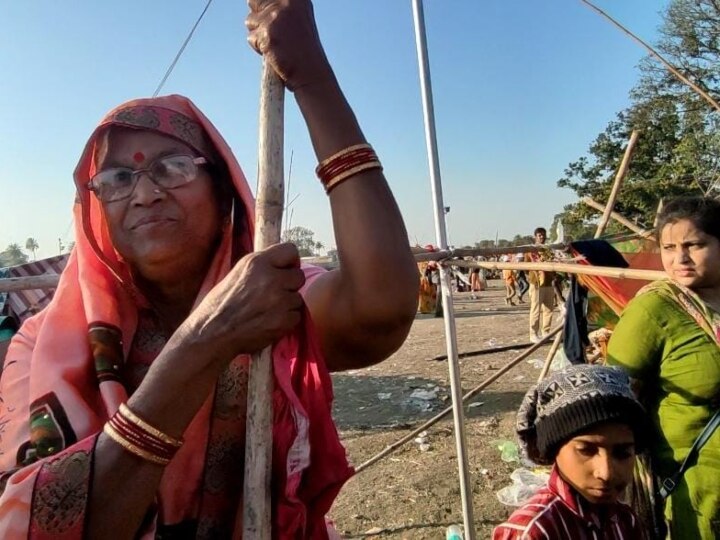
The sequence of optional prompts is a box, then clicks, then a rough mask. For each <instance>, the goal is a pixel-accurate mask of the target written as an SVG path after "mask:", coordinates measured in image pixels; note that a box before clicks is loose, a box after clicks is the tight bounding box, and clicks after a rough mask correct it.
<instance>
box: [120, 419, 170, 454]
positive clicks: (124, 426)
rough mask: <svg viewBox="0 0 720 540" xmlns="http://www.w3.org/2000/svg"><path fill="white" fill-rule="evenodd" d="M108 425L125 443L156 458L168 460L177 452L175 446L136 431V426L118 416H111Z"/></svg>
mask: <svg viewBox="0 0 720 540" xmlns="http://www.w3.org/2000/svg"><path fill="white" fill-rule="evenodd" d="M108 424H109V425H110V427H112V428H113V429H114V430H115V431H116V432H117V433H118V434H119V435H120V436H121V437H123V438H124V439H125V440H126V441H128V442H130V443H132V444H134V445H135V446H137V447H139V448H142V449H143V450H145V451H146V452H150V453H152V454H154V455H156V456H157V457H160V458H163V459H168V460H169V459H172V457H173V456H174V455H175V453H176V452H177V447H176V446H173V445H170V444H168V443H166V442H163V441H161V440H160V439H157V438H155V437H153V436H152V435H150V434H148V433H146V432H144V431H142V430H140V429H138V428H137V426H135V425H134V424H132V423H130V422H128V421H127V419H126V418H124V417H123V416H122V415H120V414H115V415H113V417H112V418H110V420H109V421H108Z"/></svg>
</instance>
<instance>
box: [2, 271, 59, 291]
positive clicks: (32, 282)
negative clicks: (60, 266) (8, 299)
mask: <svg viewBox="0 0 720 540" xmlns="http://www.w3.org/2000/svg"><path fill="white" fill-rule="evenodd" d="M59 281H60V274H42V275H40V276H23V277H14V278H3V279H0V293H8V292H15V291H24V290H29V289H54V288H55V287H57V285H58V282H59Z"/></svg>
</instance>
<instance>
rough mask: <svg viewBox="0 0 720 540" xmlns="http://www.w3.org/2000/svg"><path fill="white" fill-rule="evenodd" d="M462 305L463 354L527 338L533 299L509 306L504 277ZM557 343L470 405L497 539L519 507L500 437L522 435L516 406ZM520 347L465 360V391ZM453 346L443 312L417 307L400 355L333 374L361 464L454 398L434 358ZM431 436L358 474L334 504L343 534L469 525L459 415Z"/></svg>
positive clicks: (473, 467) (481, 532) (477, 494)
mask: <svg viewBox="0 0 720 540" xmlns="http://www.w3.org/2000/svg"><path fill="white" fill-rule="evenodd" d="M455 310H456V317H455V321H456V325H457V335H458V350H459V351H460V352H464V351H470V350H478V349H483V348H489V347H498V346H503V345H517V344H524V343H527V335H528V330H527V318H528V306H527V304H525V305H522V306H517V307H511V306H506V305H505V303H504V288H503V287H502V283H501V282H500V281H490V282H489V288H488V290H487V291H484V292H482V293H480V298H479V299H477V300H472V299H471V298H470V295H469V293H459V294H456V295H455ZM556 316H557V312H556ZM548 350H549V347H547V346H545V347H543V348H542V349H540V350H538V351H537V352H535V353H534V354H533V355H531V356H530V357H529V359H528V361H523V362H521V364H520V365H518V366H517V367H515V368H513V369H512V370H511V371H509V372H508V373H507V374H505V375H504V376H503V377H501V378H500V379H499V380H498V381H497V382H495V383H494V384H493V385H491V386H490V387H489V388H488V390H487V391H485V392H482V393H481V394H479V395H478V396H476V397H475V398H473V400H472V401H471V402H470V404H466V406H465V407H464V411H465V425H466V437H467V443H468V455H469V462H470V473H471V485H472V491H473V508H474V518H475V529H476V531H477V537H478V538H489V537H490V535H491V532H492V529H493V527H494V526H495V525H496V524H497V523H500V522H502V521H503V520H504V519H505V518H506V517H507V515H508V514H509V511H510V510H512V509H511V508H509V507H506V506H503V505H502V504H501V503H500V502H499V501H498V500H497V498H496V496H495V492H496V491H497V490H499V489H500V488H502V487H505V486H506V485H508V484H510V479H509V476H510V473H511V472H512V471H513V470H514V469H515V468H517V467H518V464H517V463H505V462H503V461H502V460H501V459H500V451H499V450H498V449H497V445H493V444H492V443H493V441H496V440H501V439H508V440H512V441H515V437H514V431H513V426H514V421H515V411H516V410H517V408H518V406H519V404H520V400H521V399H522V396H523V395H524V394H525V392H526V390H527V389H528V388H529V387H530V385H531V384H532V383H533V382H534V381H536V380H537V377H538V374H539V371H540V370H539V368H537V367H535V366H534V365H532V364H531V363H530V361H532V360H539V361H541V362H542V361H543V360H544V359H545V356H546V355H547V353H548ZM520 352H521V350H514V351H508V352H501V353H495V354H491V355H485V356H476V357H470V358H466V359H463V360H461V361H460V365H461V373H462V386H463V392H467V391H468V390H470V389H472V388H474V387H476V386H477V385H478V384H480V383H481V382H482V381H484V380H485V379H487V378H488V377H490V376H491V375H493V373H495V372H496V371H497V370H498V369H499V368H501V367H503V365H505V364H506V363H507V362H508V361H510V360H511V359H512V358H514V357H515V356H517V355H518V354H519V353H520ZM445 353H446V346H445V334H444V326H443V320H442V319H436V318H434V317H432V316H429V315H418V316H417V318H416V320H415V323H414V325H413V327H412V330H411V332H410V335H409V337H408V339H407V341H406V342H405V344H404V345H403V347H402V348H401V349H400V350H399V351H398V352H397V353H396V354H395V355H393V356H392V357H391V358H389V359H388V360H386V361H385V362H383V363H382V364H380V365H378V366H374V367H371V368H367V369H363V370H358V371H350V372H345V373H341V374H337V375H335V376H334V383H335V410H334V415H335V420H336V423H337V426H338V429H339V431H340V436H341V439H342V441H343V443H344V444H345V447H346V448H347V451H348V455H349V458H350V460H351V462H352V463H353V464H354V465H355V466H357V465H359V464H361V463H363V462H364V461H365V460H367V459H369V458H370V457H372V456H374V455H375V454H377V453H378V452H380V451H381V450H383V449H384V448H385V447H386V446H387V445H389V444H392V443H394V442H395V441H397V440H398V439H400V438H402V437H403V436H404V435H406V434H408V433H409V432H411V431H412V430H413V428H414V427H416V426H419V425H420V424H421V423H423V422H424V421H425V420H427V419H428V418H431V417H432V416H435V415H436V414H437V413H438V412H440V411H441V410H442V409H444V408H446V407H448V406H449V405H450V399H449V397H448V396H449V392H450V382H449V375H448V363H447V362H446V361H437V360H433V357H435V356H437V355H441V354H445ZM413 393H414V394H413ZM433 394H436V395H437V397H436V398H433V397H432V396H433ZM413 395H414V397H412V396H413ZM428 398H429V399H428ZM477 403H480V405H477ZM473 404H474V406H473ZM427 444H428V445H429V448H425V447H423V448H421V447H420V444H419V443H418V442H415V441H410V442H409V443H407V444H406V445H404V446H402V447H400V448H399V449H397V450H396V451H395V452H394V453H392V454H390V455H389V456H386V457H385V458H383V459H382V460H381V461H378V462H377V463H375V464H374V465H372V466H370V467H369V468H368V469H366V470H364V471H362V472H360V473H359V474H358V475H356V476H355V477H353V478H352V479H350V481H349V482H348V483H347V484H346V485H345V487H344V488H343V490H342V492H341V493H340V495H339V496H338V498H337V500H336V501H335V504H334V506H333V508H332V510H331V512H330V518H331V519H332V520H333V521H334V522H335V525H336V527H337V530H338V532H339V533H340V534H341V535H342V536H343V537H344V538H383V539H386V538H388V539H389V538H395V539H431V538H432V539H438V538H445V530H446V528H447V527H448V526H449V525H452V524H462V517H461V516H462V511H461V510H462V505H461V500H460V490H459V480H458V468H457V459H456V456H455V438H454V435H453V424H452V415H449V416H448V418H447V419H444V420H442V421H440V422H439V423H437V424H436V425H434V426H433V427H431V428H430V429H429V430H428V433H427Z"/></svg>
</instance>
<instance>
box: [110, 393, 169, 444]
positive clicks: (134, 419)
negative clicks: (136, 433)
mask: <svg viewBox="0 0 720 540" xmlns="http://www.w3.org/2000/svg"><path fill="white" fill-rule="evenodd" d="M116 414H119V415H121V416H122V417H123V418H124V419H125V420H127V421H128V422H129V423H131V424H134V425H135V426H137V427H138V428H140V429H141V430H142V431H144V432H145V433H147V434H149V435H151V436H153V437H155V438H156V439H159V440H160V441H162V442H164V443H167V444H169V445H170V446H174V447H176V448H180V447H181V446H182V444H183V441H182V440H180V439H175V438H173V437H171V436H170V435H168V434H166V433H163V432H162V431H160V430H159V429H157V428H155V427H153V426H151V425H150V424H148V423H147V422H146V421H145V420H143V419H142V418H140V417H139V416H137V415H136V414H135V413H134V412H132V411H131V410H130V408H129V407H128V406H127V405H125V404H124V403H122V404H121V405H120V408H119V409H118V412H117V413H116Z"/></svg>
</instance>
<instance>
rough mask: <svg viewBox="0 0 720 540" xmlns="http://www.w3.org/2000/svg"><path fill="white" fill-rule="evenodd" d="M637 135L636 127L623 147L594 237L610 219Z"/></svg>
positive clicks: (598, 236)
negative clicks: (618, 166)
mask: <svg viewBox="0 0 720 540" xmlns="http://www.w3.org/2000/svg"><path fill="white" fill-rule="evenodd" d="M638 135H639V133H638V131H637V130H636V129H635V130H633V132H632V133H631V134H630V140H629V141H628V145H627V147H626V148H625V153H624V154H623V158H622V161H621V162H620V168H618V172H617V174H616V175H615V181H614V182H613V186H612V190H611V191H610V196H609V197H608V202H607V205H606V206H605V211H604V212H603V215H602V217H601V218H600V222H599V223H598V226H597V230H596V231H595V238H600V237H601V236H602V234H603V233H604V232H605V228H606V227H607V225H608V222H609V221H610V214H611V213H612V211H613V208H614V207H615V201H616V200H617V197H618V194H619V193H620V188H622V185H623V182H624V181H625V176H626V175H627V172H628V168H629V167H630V159H631V158H632V154H633V151H634V150H635V144H636V143H637V140H638Z"/></svg>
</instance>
